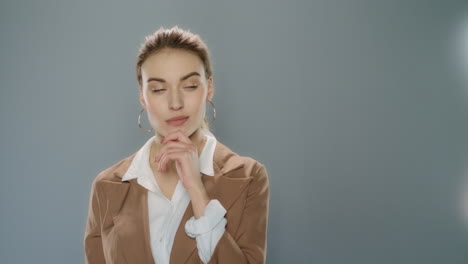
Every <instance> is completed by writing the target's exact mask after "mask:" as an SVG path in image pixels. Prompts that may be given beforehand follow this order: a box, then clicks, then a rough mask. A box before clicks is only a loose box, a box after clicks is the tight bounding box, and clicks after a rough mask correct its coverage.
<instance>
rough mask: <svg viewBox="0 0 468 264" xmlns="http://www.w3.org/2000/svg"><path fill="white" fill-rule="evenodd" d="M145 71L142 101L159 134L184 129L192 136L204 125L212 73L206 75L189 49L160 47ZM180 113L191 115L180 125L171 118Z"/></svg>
mask: <svg viewBox="0 0 468 264" xmlns="http://www.w3.org/2000/svg"><path fill="white" fill-rule="evenodd" d="M141 74H142V83H143V85H142V89H140V102H141V104H142V105H143V107H144V108H145V109H146V110H147V113H148V119H149V122H150V124H151V126H152V127H153V129H154V130H155V131H156V132H157V133H158V134H160V135H162V136H166V135H167V134H168V133H169V132H172V131H174V130H182V131H183V132H184V133H185V135H186V136H190V135H192V133H194V132H195V131H196V130H197V129H198V128H200V127H201V124H202V122H203V119H204V117H205V105H206V104H207V103H209V101H210V100H211V98H212V97H213V91H214V88H213V79H212V77H210V78H209V79H208V80H207V79H206V77H205V69H204V66H203V63H202V61H201V60H200V58H199V57H198V56H197V55H195V54H194V53H191V52H189V51H185V50H176V49H167V48H166V49H163V50H160V51H158V52H157V53H155V54H152V55H151V56H149V57H148V58H147V59H146V60H145V61H144V63H143V64H142V66H141ZM177 116H187V117H188V119H187V120H186V121H185V122H184V123H183V124H179V125H177V124H175V123H171V122H167V120H168V119H170V118H173V117H177Z"/></svg>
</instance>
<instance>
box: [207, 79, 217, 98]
mask: <svg viewBox="0 0 468 264" xmlns="http://www.w3.org/2000/svg"><path fill="white" fill-rule="evenodd" d="M214 90H215V89H214V85H213V76H210V78H208V95H207V100H208V102H207V103H209V101H211V100H212V99H213V95H214Z"/></svg>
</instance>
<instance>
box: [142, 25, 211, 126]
mask: <svg viewBox="0 0 468 264" xmlns="http://www.w3.org/2000/svg"><path fill="white" fill-rule="evenodd" d="M164 48H172V49H181V50H185V51H189V52H193V53H195V54H196V55H197V56H198V57H199V58H200V59H201V61H202V62H203V66H204V68H205V76H206V78H207V79H208V78H209V77H210V76H211V75H212V69H211V61H210V55H209V51H208V47H207V46H206V44H205V42H203V40H202V39H201V38H200V36H199V35H197V34H193V33H192V32H190V31H189V30H183V29H181V28H179V27H178V26H174V27H172V28H170V29H165V28H163V27H160V28H159V29H158V30H156V31H155V32H154V33H153V34H150V35H148V36H146V37H145V41H144V42H143V43H142V44H141V47H140V50H139V52H138V56H137V62H136V77H137V81H138V85H139V86H140V90H141V89H142V88H143V81H142V76H141V65H142V64H143V63H144V62H145V60H146V59H147V58H148V57H149V56H150V55H152V54H154V53H156V52H158V51H160V50H162V49H164ZM202 128H205V129H208V130H209V126H208V123H207V122H206V119H204V120H203V122H202Z"/></svg>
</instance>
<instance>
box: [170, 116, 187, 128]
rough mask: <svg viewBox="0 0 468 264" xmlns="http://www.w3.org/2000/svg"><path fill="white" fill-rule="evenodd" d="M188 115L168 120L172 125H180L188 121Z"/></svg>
mask: <svg viewBox="0 0 468 264" xmlns="http://www.w3.org/2000/svg"><path fill="white" fill-rule="evenodd" d="M187 119H188V117H185V118H183V119H177V120H168V121H166V122H167V123H168V124H169V125H171V126H180V125H182V124H184V123H185V121H187Z"/></svg>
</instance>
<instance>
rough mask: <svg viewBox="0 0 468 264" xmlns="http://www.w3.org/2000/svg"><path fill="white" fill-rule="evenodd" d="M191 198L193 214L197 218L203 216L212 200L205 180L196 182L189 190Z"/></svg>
mask: <svg viewBox="0 0 468 264" xmlns="http://www.w3.org/2000/svg"><path fill="white" fill-rule="evenodd" d="M188 193H189V195H190V200H191V201H192V209H193V214H194V216H195V218H196V219H198V218H200V217H201V216H203V214H204V212H205V207H206V205H207V204H208V203H209V202H210V197H208V193H207V192H206V189H205V186H204V185H203V182H201V181H200V183H198V184H196V185H195V186H194V187H192V188H190V189H189V190H188Z"/></svg>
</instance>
